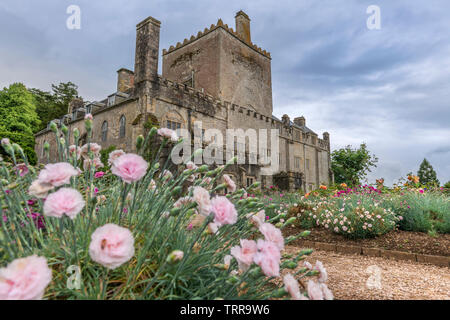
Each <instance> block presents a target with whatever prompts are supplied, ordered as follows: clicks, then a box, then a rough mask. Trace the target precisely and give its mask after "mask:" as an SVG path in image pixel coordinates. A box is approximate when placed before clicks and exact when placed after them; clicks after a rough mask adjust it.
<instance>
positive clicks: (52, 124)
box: [50, 121, 58, 133]
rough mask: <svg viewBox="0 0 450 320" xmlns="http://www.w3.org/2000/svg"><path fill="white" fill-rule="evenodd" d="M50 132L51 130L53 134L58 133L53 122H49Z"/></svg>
mask: <svg viewBox="0 0 450 320" xmlns="http://www.w3.org/2000/svg"><path fill="white" fill-rule="evenodd" d="M50 130H52V131H53V132H54V133H57V132H58V126H57V125H56V123H54V122H53V121H52V122H50Z"/></svg>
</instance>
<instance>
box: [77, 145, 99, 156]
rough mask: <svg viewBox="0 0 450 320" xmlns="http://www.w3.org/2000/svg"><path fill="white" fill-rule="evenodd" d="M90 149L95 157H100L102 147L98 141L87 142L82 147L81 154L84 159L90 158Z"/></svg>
mask: <svg viewBox="0 0 450 320" xmlns="http://www.w3.org/2000/svg"><path fill="white" fill-rule="evenodd" d="M88 149H89V151H90V152H92V153H93V154H94V156H95V157H100V150H102V147H101V146H100V145H99V144H97V143H86V144H85V145H84V146H82V147H81V156H82V157H83V158H84V159H89V155H88Z"/></svg>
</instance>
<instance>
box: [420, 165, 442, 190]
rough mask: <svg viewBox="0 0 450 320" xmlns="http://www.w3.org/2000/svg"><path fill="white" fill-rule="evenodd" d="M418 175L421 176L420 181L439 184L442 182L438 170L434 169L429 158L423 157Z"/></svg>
mask: <svg viewBox="0 0 450 320" xmlns="http://www.w3.org/2000/svg"><path fill="white" fill-rule="evenodd" d="M417 176H418V177H419V180H420V183H422V184H430V185H438V186H439V184H440V182H439V180H438V178H437V176H436V171H434V169H433V166H432V165H431V164H430V163H429V162H428V160H427V159H423V161H422V163H421V164H420V167H419V171H417Z"/></svg>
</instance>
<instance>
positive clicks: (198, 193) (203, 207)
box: [192, 187, 211, 216]
mask: <svg viewBox="0 0 450 320" xmlns="http://www.w3.org/2000/svg"><path fill="white" fill-rule="evenodd" d="M192 199H193V200H194V201H195V202H196V203H197V205H198V211H199V213H200V214H201V215H203V216H209V214H210V212H211V200H210V198H209V192H208V190H206V189H204V188H202V187H194V191H193V194H192Z"/></svg>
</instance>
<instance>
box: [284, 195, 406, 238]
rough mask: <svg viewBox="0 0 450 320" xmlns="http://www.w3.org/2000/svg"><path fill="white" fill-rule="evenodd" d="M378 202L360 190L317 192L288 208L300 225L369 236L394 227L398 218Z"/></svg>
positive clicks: (383, 232) (351, 236)
mask: <svg viewBox="0 0 450 320" xmlns="http://www.w3.org/2000/svg"><path fill="white" fill-rule="evenodd" d="M380 203H381V201H380V200H376V199H373V198H370V197H368V196H367V194H364V193H363V194H347V195H345V196H340V197H337V196H335V197H320V196H317V197H310V198H308V199H304V200H303V201H302V202H301V203H300V204H298V206H297V208H295V209H291V214H294V215H295V214H296V216H297V217H298V219H299V220H298V223H299V224H300V226H301V227H304V228H310V227H323V228H325V229H327V230H330V231H331V232H333V233H337V234H341V235H343V236H345V237H347V238H352V239H359V238H369V237H375V236H379V235H382V234H385V233H387V232H389V231H391V230H394V229H395V227H396V222H397V221H398V220H399V219H401V218H400V217H398V216H397V215H396V214H395V213H394V212H393V211H392V210H391V209H390V208H387V209H386V208H383V207H382V206H380Z"/></svg>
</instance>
